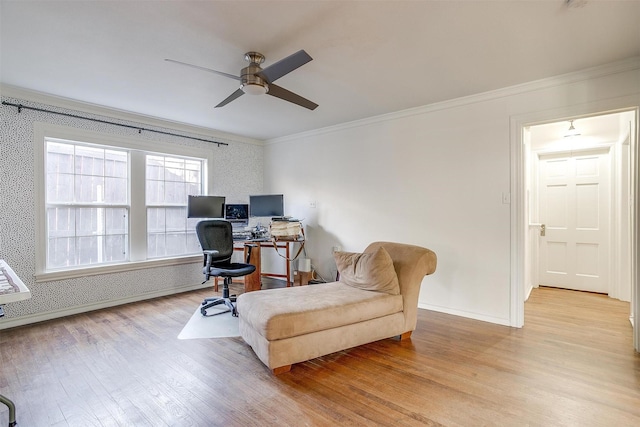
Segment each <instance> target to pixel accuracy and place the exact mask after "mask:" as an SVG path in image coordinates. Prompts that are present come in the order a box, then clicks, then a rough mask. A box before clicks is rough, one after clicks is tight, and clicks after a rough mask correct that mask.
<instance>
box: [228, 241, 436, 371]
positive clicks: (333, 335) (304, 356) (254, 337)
mask: <svg viewBox="0 0 640 427" xmlns="http://www.w3.org/2000/svg"><path fill="white" fill-rule="evenodd" d="M381 248H382V249H381ZM386 260H388V261H386ZM336 262H337V263H338V271H339V272H340V279H341V281H338V282H333V283H323V284H317V285H310V286H300V287H290V288H278V289H268V290H262V291H258V292H249V293H244V294H242V295H240V296H239V297H238V300H237V309H238V316H239V322H240V325H239V327H240V335H241V336H242V338H243V339H244V340H245V342H247V343H248V344H249V345H250V346H251V347H252V348H253V351H254V352H255V354H256V355H257V356H258V358H259V359H260V360H261V361H262V362H263V363H264V364H265V365H266V366H267V367H269V368H270V369H271V370H272V371H273V372H274V373H275V374H279V373H283V372H287V371H289V370H290V369H291V365H292V364H294V363H299V362H304V361H306V360H310V359H313V358H316V357H319V356H323V355H326V354H330V353H334V352H337V351H341V350H345V349H347V348H351V347H355V346H359V345H362V344H366V343H369V342H373V341H378V340H381V339H385V338H391V337H394V336H400V339H406V338H408V337H410V336H411V332H412V331H413V330H414V329H415V327H416V321H417V310H418V294H419V292H420V285H421V283H422V279H423V277H424V276H425V275H428V274H432V273H433V272H434V271H435V269H436V255H435V253H434V252H432V251H430V250H429V249H425V248H422V247H419V246H413V245H406V244H401V243H389V242H375V243H372V244H370V245H369V246H368V247H367V249H366V250H365V252H364V253H363V254H343V257H342V258H341V259H338V257H336ZM385 262H386V263H387V264H388V267H385V265H384V264H385ZM350 263H351V265H350ZM341 264H342V265H341ZM396 277H397V281H396V282H394V280H396ZM380 282H383V283H380ZM394 287H395V288H394ZM368 289H376V290H368Z"/></svg>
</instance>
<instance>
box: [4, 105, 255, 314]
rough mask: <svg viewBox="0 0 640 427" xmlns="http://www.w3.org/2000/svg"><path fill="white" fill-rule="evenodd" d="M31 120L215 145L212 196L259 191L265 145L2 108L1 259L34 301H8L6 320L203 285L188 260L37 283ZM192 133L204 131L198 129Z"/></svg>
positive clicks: (239, 197)
mask: <svg viewBox="0 0 640 427" xmlns="http://www.w3.org/2000/svg"><path fill="white" fill-rule="evenodd" d="M2 101H7V102H11V103H15V104H24V105H28V106H31V107H36V108H42V109H48V110H53V111H59V112H65V113H70V114H75V115H81V116H83V117H92V118H98V119H102V120H108V121H114V122H118V123H124V124H131V125H138V126H142V127H145V128H151V129H158V130H162V131H166V132H173V133H177V134H185V135H188V134H187V133H185V132H182V131H176V130H173V129H163V128H154V127H153V126H148V125H142V124H136V123H133V122H124V121H121V120H115V119H111V118H107V117H100V116H96V115H94V114H86V113H83V112H78V111H70V110H65V109H62V108H59V107H53V106H48V105H42V104H37V103H34V102H29V101H24V100H19V99H13V98H5V97H3V98H2ZM34 122H43V123H51V124H57V125H63V126H69V127H73V128H78V129H85V130H91V131H95V132H101V133H104V134H109V135H118V136H126V137H131V138H132V139H144V140H148V141H158V142H164V143H171V144H178V145H182V146H190V147H196V148H200V149H202V148H205V149H211V150H213V156H214V164H213V166H212V167H211V168H210V172H211V173H213V174H214V176H213V179H214V184H213V189H212V194H222V195H225V196H226V197H227V201H228V202H231V203H234V202H235V203H239V202H246V201H248V195H249V194H258V193H260V192H261V191H262V180H263V163H262V156H263V147H262V145H261V144H251V143H244V142H233V141H226V140H224V139H222V138H210V137H205V138H207V139H216V140H219V141H222V142H228V143H229V145H228V146H220V147H218V146H217V145H215V144H211V143H207V142H201V141H195V140H189V139H186V138H180V137H175V136H170V135H162V134H156V133H152V132H144V131H143V132H142V133H141V134H139V133H138V131H137V130H135V129H128V128H124V127H119V126H114V125H110V124H104V123H98V122H93V121H89V120H83V119H78V118H72V117H66V116H61V115H57V114H52V113H46V112H38V111H33V110H27V109H23V110H22V112H20V113H19V112H18V110H17V108H15V107H10V106H4V105H3V106H0V141H1V142H0V258H2V259H5V260H6V261H7V263H8V264H9V265H10V266H11V267H12V268H13V270H14V271H15V272H16V273H17V274H18V276H19V277H20V278H21V279H22V281H23V282H24V283H25V284H26V285H27V287H28V288H29V289H30V290H31V293H32V297H31V299H29V300H26V301H21V302H16V303H12V304H8V305H7V306H6V307H5V312H6V314H7V319H11V318H19V317H22V316H34V317H35V316H45V317H56V315H55V313H60V314H64V313H65V312H71V311H74V310H75V311H78V312H79V311H85V310H87V309H90V308H94V307H99V306H106V305H113V304H114V303H117V302H118V301H123V302H125V301H128V300H135V299H144V298H145V297H149V296H154V295H161V294H169V293H175V292H179V291H183V290H187V289H189V287H195V286H197V285H200V283H201V281H202V274H201V269H200V267H199V264H184V265H176V266H168V267H159V268H146V269H141V270H135V271H128V272H121V273H113V274H105V275H97V276H88V277H81V278H74V279H68V280H61V281H55V282H44V283H35V280H34V272H35V247H34V239H35V228H36V222H35V219H36V215H37V214H38V213H37V212H35V198H34V172H33V169H34V141H33V124H34ZM192 136H196V137H201V138H202V137H203V136H202V135H196V134H193V135H192ZM25 323H26V322H25Z"/></svg>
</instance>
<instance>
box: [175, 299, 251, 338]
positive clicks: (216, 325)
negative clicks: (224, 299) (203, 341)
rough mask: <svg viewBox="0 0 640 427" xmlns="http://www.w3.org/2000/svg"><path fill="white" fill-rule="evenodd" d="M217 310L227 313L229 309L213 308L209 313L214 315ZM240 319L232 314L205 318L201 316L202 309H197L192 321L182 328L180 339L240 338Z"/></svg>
mask: <svg viewBox="0 0 640 427" xmlns="http://www.w3.org/2000/svg"><path fill="white" fill-rule="evenodd" d="M223 307H224V308H223ZM215 310H219V311H225V310H227V307H225V306H220V308H219V309H218V308H217V307H211V308H210V309H208V310H207V313H210V314H213V313H215ZM239 336H240V332H239V331H238V318H237V317H233V316H232V315H231V312H230V311H229V312H227V313H221V314H216V315H215V316H207V317H205V316H203V315H202V314H200V307H198V308H196V312H195V313H193V316H191V319H189V321H188V322H187V324H186V325H185V326H184V328H182V332H180V335H178V339H181V340H189V339H195V338H224V337H239Z"/></svg>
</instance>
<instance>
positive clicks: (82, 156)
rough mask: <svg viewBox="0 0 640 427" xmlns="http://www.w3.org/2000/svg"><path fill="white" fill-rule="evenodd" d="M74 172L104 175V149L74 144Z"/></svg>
mask: <svg viewBox="0 0 640 427" xmlns="http://www.w3.org/2000/svg"><path fill="white" fill-rule="evenodd" d="M75 172H76V174H79V175H94V176H104V150H103V149H101V148H94V147H85V146H82V145H76V167H75Z"/></svg>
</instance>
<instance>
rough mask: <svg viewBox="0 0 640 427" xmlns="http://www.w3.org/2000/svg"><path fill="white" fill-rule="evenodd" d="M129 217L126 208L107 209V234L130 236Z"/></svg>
mask: <svg viewBox="0 0 640 427" xmlns="http://www.w3.org/2000/svg"><path fill="white" fill-rule="evenodd" d="M127 217H128V215H127V210H126V209H124V208H114V209H110V208H107V209H105V234H106V235H119V234H122V235H126V234H129V233H128V232H129V221H128V218H127Z"/></svg>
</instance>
